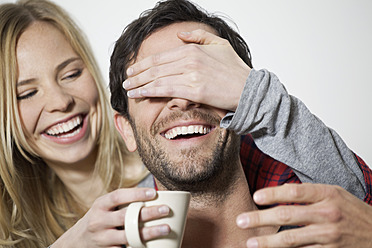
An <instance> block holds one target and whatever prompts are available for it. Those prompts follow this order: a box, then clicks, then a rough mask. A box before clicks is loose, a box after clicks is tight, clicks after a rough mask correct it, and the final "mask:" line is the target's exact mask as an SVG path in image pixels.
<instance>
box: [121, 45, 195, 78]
mask: <svg viewBox="0 0 372 248" xmlns="http://www.w3.org/2000/svg"><path fill="white" fill-rule="evenodd" d="M185 49H187V46H180V47H176V48H173V49H171V50H167V51H165V52H162V53H157V54H154V55H150V56H148V57H146V58H144V59H142V60H140V61H138V62H136V63H134V64H133V65H131V66H129V67H128V69H127V76H128V77H133V76H135V75H137V74H139V73H141V72H144V71H146V70H148V69H149V68H151V67H153V66H158V65H163V64H168V63H172V62H174V61H177V60H180V59H183V58H185V57H186V56H187V55H188V54H187V50H185Z"/></svg>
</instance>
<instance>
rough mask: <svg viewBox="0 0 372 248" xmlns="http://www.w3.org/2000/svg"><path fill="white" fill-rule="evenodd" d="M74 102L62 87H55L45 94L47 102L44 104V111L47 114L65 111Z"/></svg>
mask: <svg viewBox="0 0 372 248" xmlns="http://www.w3.org/2000/svg"><path fill="white" fill-rule="evenodd" d="M73 102H74V98H73V96H72V95H71V94H69V93H68V92H66V90H64V89H63V88H62V87H60V86H56V87H53V88H50V89H49V90H48V92H47V101H46V103H45V109H46V110H47V111H49V112H54V111H62V112H64V111H67V110H68V109H69V107H70V106H71V105H72V103H73Z"/></svg>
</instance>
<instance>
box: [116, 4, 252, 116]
mask: <svg viewBox="0 0 372 248" xmlns="http://www.w3.org/2000/svg"><path fill="white" fill-rule="evenodd" d="M179 22H198V23H203V24H206V25H209V26H210V27H212V28H213V29H214V30H215V31H216V32H217V34H218V36H220V37H221V38H224V39H226V40H228V41H229V42H230V44H231V46H232V47H233V48H234V50H235V52H236V53H237V54H238V55H239V56H240V58H241V59H242V60H243V61H244V62H245V63H246V64H247V65H248V66H249V67H251V68H252V63H251V54H250V51H249V48H248V45H247V43H246V42H245V41H244V40H243V38H242V37H241V36H240V35H239V34H238V33H237V32H236V31H235V30H234V29H233V28H231V27H230V26H229V25H228V24H227V23H226V22H225V21H224V20H223V18H222V17H219V16H217V15H213V14H210V13H208V12H207V11H205V10H204V9H202V8H200V7H199V6H197V5H195V4H193V3H191V2H189V1H187V0H167V1H160V2H158V3H157V4H156V6H155V7H154V8H153V9H149V10H146V11H144V12H143V13H142V14H141V15H140V17H139V18H138V19H136V20H134V21H133V22H132V23H130V24H129V25H127V26H126V27H125V28H124V30H123V32H122V34H121V36H120V38H119V39H118V40H117V41H116V44H115V47H114V50H113V53H112V55H111V59H110V62H111V64H110V84H109V86H110V91H111V106H112V107H113V108H114V109H115V110H116V111H118V112H119V113H120V114H121V115H122V116H124V117H126V118H129V114H128V97H127V94H126V90H125V89H123V87H122V83H123V81H124V80H125V79H126V78H127V75H126V70H127V68H128V66H129V64H130V63H131V62H134V61H135V60H136V58H137V55H138V52H139V49H140V47H141V44H142V42H143V41H144V40H145V39H146V38H147V37H148V36H150V35H151V34H152V33H154V32H155V31H157V30H159V29H161V28H164V27H166V26H169V25H171V24H173V23H179Z"/></svg>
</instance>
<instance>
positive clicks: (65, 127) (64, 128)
mask: <svg viewBox="0 0 372 248" xmlns="http://www.w3.org/2000/svg"><path fill="white" fill-rule="evenodd" d="M82 121H83V118H82V117H81V116H80V115H79V116H77V117H75V118H73V119H70V120H68V121H66V122H63V123H58V124H57V125H55V126H53V127H51V128H49V129H48V130H47V131H46V133H47V134H49V135H58V134H61V133H66V132H69V131H71V130H72V129H74V128H75V127H77V126H79V125H80V124H81V122H82Z"/></svg>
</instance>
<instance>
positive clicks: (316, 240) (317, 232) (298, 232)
mask: <svg viewBox="0 0 372 248" xmlns="http://www.w3.org/2000/svg"><path fill="white" fill-rule="evenodd" d="M327 228H328V227H327V226H320V225H311V226H306V227H301V228H296V229H291V230H286V231H282V232H279V233H276V234H273V235H267V236H260V237H254V238H251V239H249V240H248V241H247V247H248V248H250V247H252V248H253V247H255V248H257V247H267V248H273V247H276V248H280V247H304V246H305V247H306V246H310V247H317V246H316V245H324V244H328V243H331V242H333V239H332V238H330V237H329V235H328V231H327ZM322 247H323V246H322Z"/></svg>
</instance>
